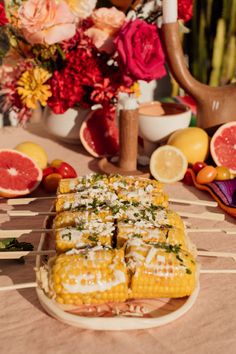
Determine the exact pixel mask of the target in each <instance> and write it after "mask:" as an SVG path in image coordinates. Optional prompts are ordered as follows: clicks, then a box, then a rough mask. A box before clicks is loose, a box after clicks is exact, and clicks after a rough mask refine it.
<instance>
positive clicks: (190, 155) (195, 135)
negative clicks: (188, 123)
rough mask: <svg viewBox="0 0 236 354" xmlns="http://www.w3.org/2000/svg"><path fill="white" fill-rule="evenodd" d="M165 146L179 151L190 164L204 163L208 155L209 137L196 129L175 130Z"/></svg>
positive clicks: (199, 129)
mask: <svg viewBox="0 0 236 354" xmlns="http://www.w3.org/2000/svg"><path fill="white" fill-rule="evenodd" d="M167 144H168V145H171V146H175V147H176V148H178V149H180V150H181V151H182V153H183V154H184V155H185V156H186V158H187V161H188V163H190V164H194V163H195V162H197V161H205V160H206V158H207V156H208V153H209V136H208V135H207V133H206V132H205V130H203V129H201V128H197V127H189V128H185V129H180V130H177V131H176V132H174V133H173V134H171V136H170V137H169V139H168V141H167Z"/></svg>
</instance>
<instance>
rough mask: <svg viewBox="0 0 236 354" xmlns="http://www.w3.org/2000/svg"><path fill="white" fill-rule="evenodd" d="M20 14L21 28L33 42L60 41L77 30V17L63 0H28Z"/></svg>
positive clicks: (30, 41) (21, 8)
mask: <svg viewBox="0 0 236 354" xmlns="http://www.w3.org/2000/svg"><path fill="white" fill-rule="evenodd" d="M18 15H19V18H20V28H21V30H22V32H23V34H24V36H25V38H26V39H27V40H28V42H29V43H31V44H35V43H41V44H43V43H46V44H54V43H58V42H60V41H63V40H66V39H69V38H71V37H73V36H74V34H75V31H76V24H75V17H74V15H73V14H72V13H71V11H70V9H69V7H68V5H67V4H66V3H65V2H64V1H63V0H61V1H60V2H57V1H56V0H27V1H26V2H23V4H22V5H21V6H20V8H19V12H18Z"/></svg>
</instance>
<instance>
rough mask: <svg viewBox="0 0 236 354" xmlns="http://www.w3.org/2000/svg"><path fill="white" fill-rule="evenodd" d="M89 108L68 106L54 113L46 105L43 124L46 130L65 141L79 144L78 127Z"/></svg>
mask: <svg viewBox="0 0 236 354" xmlns="http://www.w3.org/2000/svg"><path fill="white" fill-rule="evenodd" d="M89 112H90V109H83V108H81V107H78V108H69V109H68V110H67V111H66V112H64V113H62V114H56V113H54V112H53V111H52V110H51V109H50V108H49V107H46V108H45V110H44V113H43V124H44V127H45V128H46V130H47V132H48V133H49V134H51V135H52V136H54V137H55V138H57V139H59V140H62V141H64V142H65V143H71V144H81V141H80V137H79V133H80V128H81V125H82V123H83V121H84V120H85V118H86V117H87V115H88V113H89Z"/></svg>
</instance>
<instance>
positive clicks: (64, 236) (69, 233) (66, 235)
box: [61, 232, 71, 241]
mask: <svg viewBox="0 0 236 354" xmlns="http://www.w3.org/2000/svg"><path fill="white" fill-rule="evenodd" d="M61 237H62V238H63V240H64V239H65V238H68V241H71V232H68V233H67V234H64V235H62V236H61Z"/></svg>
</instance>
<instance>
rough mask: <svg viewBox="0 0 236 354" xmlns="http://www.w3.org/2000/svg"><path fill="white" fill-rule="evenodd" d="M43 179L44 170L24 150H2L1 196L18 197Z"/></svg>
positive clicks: (0, 156)
mask: <svg viewBox="0 0 236 354" xmlns="http://www.w3.org/2000/svg"><path fill="white" fill-rule="evenodd" d="M41 180H42V170H41V168H39V167H38V166H37V165H36V163H35V162H34V161H33V160H32V159H31V158H30V157H28V156H27V155H25V154H23V153H22V152H19V151H16V150H11V149H1V150H0V196H1V197H6V198H13V197H18V196H20V195H25V194H28V193H30V192H32V191H33V190H34V189H35V188H36V187H37V186H38V185H39V183H40V182H41Z"/></svg>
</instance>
